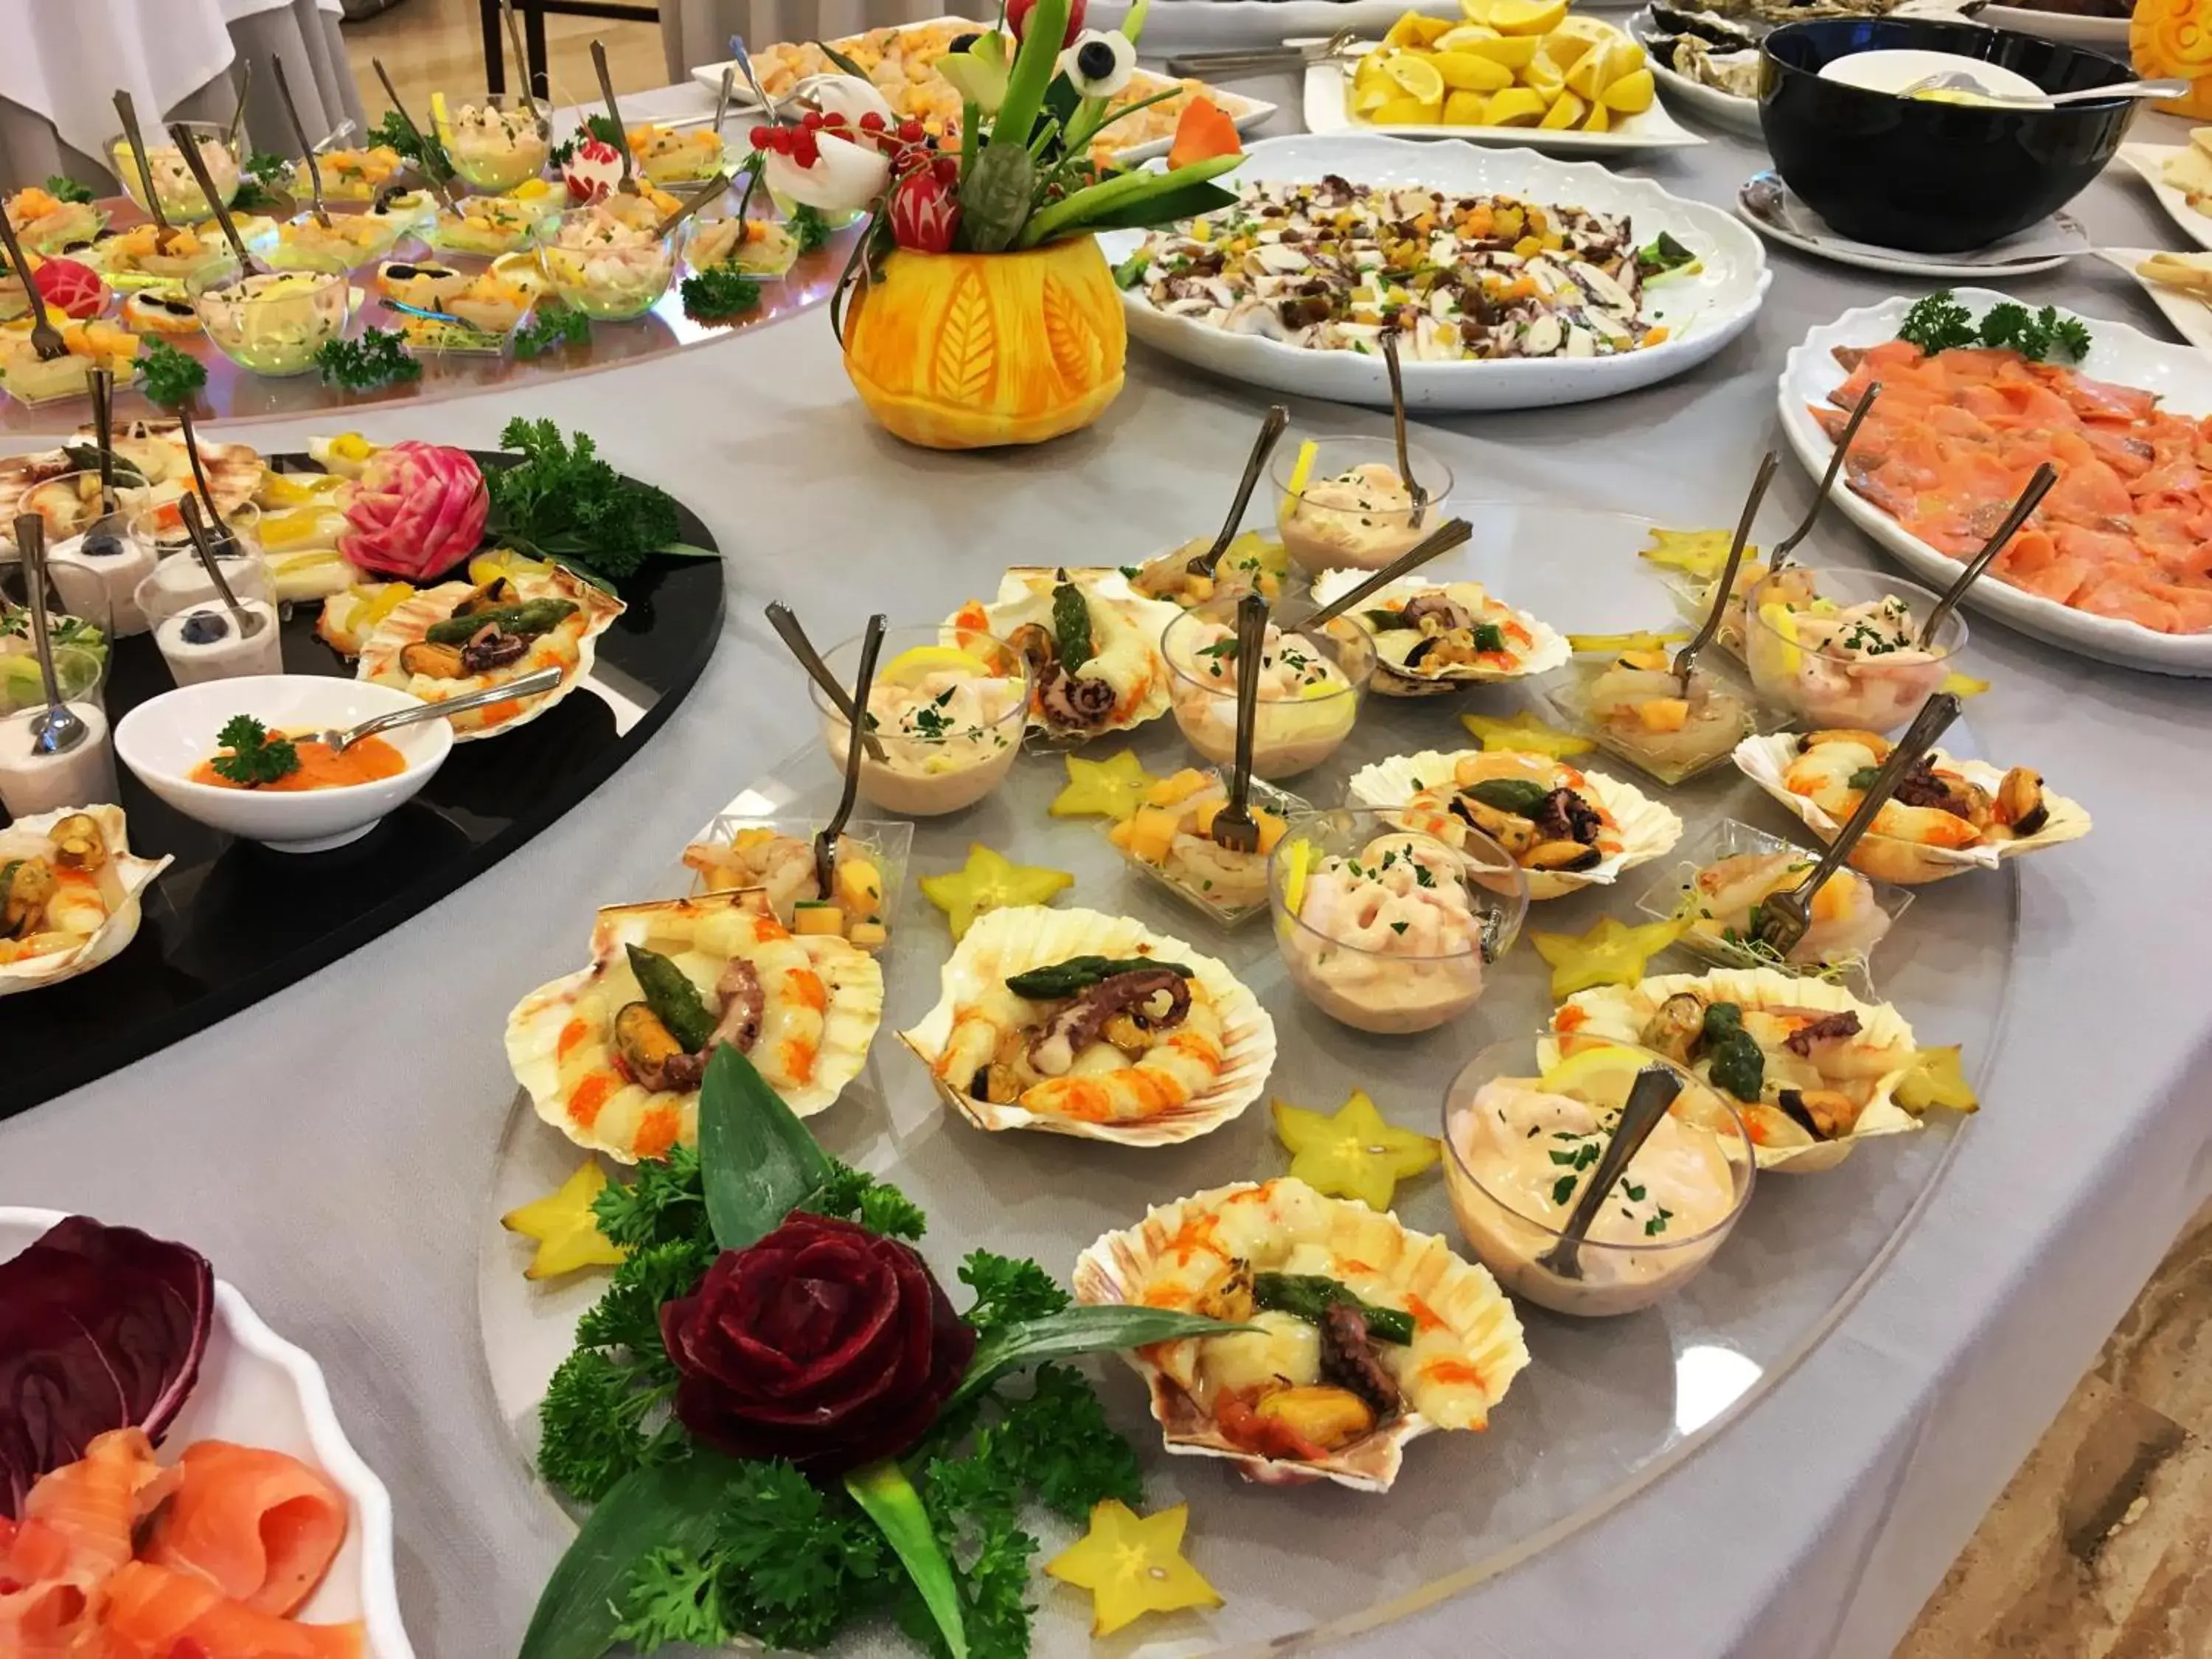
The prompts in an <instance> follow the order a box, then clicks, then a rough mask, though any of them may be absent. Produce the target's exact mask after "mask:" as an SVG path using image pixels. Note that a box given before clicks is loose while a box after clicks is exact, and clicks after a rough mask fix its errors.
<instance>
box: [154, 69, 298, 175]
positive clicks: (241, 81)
mask: <svg viewBox="0 0 2212 1659" xmlns="http://www.w3.org/2000/svg"><path fill="white" fill-rule="evenodd" d="M270 62H272V63H274V64H276V84H277V85H278V86H280V87H281V86H283V84H284V60H283V58H271V59H270ZM252 90H253V60H252V58H247V59H246V73H245V74H243V75H241V76H239V77H238V107H237V108H236V109H234V110H233V111H231V112H230V131H229V132H228V134H226V135H225V136H224V142H225V143H228V145H229V146H230V152H231V154H232V155H236V154H238V135H239V134H240V131H243V130H244V129H245V126H246V94H249V93H251V92H252ZM284 101H285V102H287V103H289V102H291V99H290V98H289V96H288V97H287V98H286V99H285V100H284ZM292 125H294V126H295V127H296V126H298V125H300V124H299V122H298V120H297V119H296V118H295V120H294V121H293V123H292ZM305 142H306V140H304V139H302V140H301V143H305ZM150 193H151V192H149V194H150Z"/></svg>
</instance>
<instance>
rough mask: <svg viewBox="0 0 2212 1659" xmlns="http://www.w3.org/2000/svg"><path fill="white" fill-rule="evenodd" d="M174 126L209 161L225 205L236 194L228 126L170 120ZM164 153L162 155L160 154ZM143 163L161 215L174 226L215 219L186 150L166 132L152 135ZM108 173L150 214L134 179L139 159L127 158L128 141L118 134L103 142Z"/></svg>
mask: <svg viewBox="0 0 2212 1659" xmlns="http://www.w3.org/2000/svg"><path fill="white" fill-rule="evenodd" d="M169 125H172V126H176V127H181V128H182V129H183V130H184V131H185V134H186V135H187V136H188V137H190V138H191V140H192V142H193V144H194V145H195V147H196V148H197V149H198V150H199V152H200V155H201V157H202V159H203V160H204V161H206V163H207V168H208V173H209V174H210V177H212V178H213V179H214V180H215V185H216V189H217V190H218V191H222V204H223V205H224V206H225V207H228V206H229V205H230V204H231V201H232V198H233V197H235V196H237V194H238V185H239V171H238V152H237V151H236V150H234V149H232V148H231V147H230V124H229V123H228V122H227V121H173V122H171V123H170V124H169ZM165 151H166V152H167V155H166V156H165V155H164V154H163V152H165ZM146 161H147V165H148V166H149V167H151V168H152V170H153V173H154V190H155V194H156V195H158V196H159V197H161V211H162V213H163V214H164V215H166V216H167V217H168V219H169V221H170V222H172V223H175V224H197V223H198V222H200V221H201V220H203V219H212V218H213V217H215V209H214V208H213V207H211V206H210V205H209V203H208V198H207V192H206V191H203V190H202V189H201V188H200V186H199V180H198V179H195V178H194V177H193V176H192V173H191V164H190V163H189V162H187V161H185V156H184V152H183V151H182V150H180V149H178V148H177V146H176V145H175V144H174V143H171V142H170V141H169V140H168V137H167V133H166V132H164V133H161V134H159V135H156V137H155V141H154V142H152V143H149V144H148V146H147V155H146ZM107 165H108V170H109V171H110V172H112V173H114V174H115V176H116V177H117V178H118V179H121V180H122V181H123V191H124V194H125V195H126V196H128V197H130V198H131V200H132V201H134V202H136V203H137V204H138V210H139V211H140V212H141V213H150V212H151V211H152V209H151V208H150V207H149V205H148V204H147V201H146V185H145V181H144V180H143V179H141V178H139V176H138V161H137V157H136V156H135V155H132V154H131V141H130V140H129V139H128V138H126V137H125V136H124V135H123V134H121V133H119V132H118V133H117V134H116V135H115V136H114V137H112V138H110V139H109V140H108V141H107Z"/></svg>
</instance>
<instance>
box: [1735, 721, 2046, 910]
mask: <svg viewBox="0 0 2212 1659" xmlns="http://www.w3.org/2000/svg"><path fill="white" fill-rule="evenodd" d="M1797 754H1798V750H1797V738H1796V736H1795V735H1794V734H1792V733H1790V732H1776V733H1774V734H1773V735H1771V736H1769V737H1750V738H1745V739H1744V740H1743V741H1742V742H1741V743H1740V744H1737V745H1736V746H1735V764H1736V770H1738V771H1739V772H1741V773H1742V774H1743V775H1744V776H1746V777H1747V778H1749V779H1750V780H1751V781H1753V783H1755V784H1757V785H1758V786H1759V787H1760V788H1761V789H1763V790H1765V792H1766V793H1768V794H1770V795H1771V796H1773V797H1774V799H1776V800H1778V801H1780V802H1781V803H1782V804H1783V805H1784V806H1786V807H1788V808H1789V809H1790V811H1792V812H1795V813H1796V815H1797V816H1798V817H1799V818H1800V819H1801V820H1802V821H1803V823H1804V824H1805V827H1806V828H1807V829H1810V830H1811V831H1812V832H1813V833H1814V835H1816V836H1819V837H1820V840H1821V842H1823V843H1824V844H1825V843H1826V842H1832V841H1833V840H1834V839H1835V838H1836V835H1837V833H1838V831H1839V830H1841V829H1843V827H1844V826H1843V824H1842V823H1840V822H1838V820H1837V819H1835V818H1832V817H1830V816H1829V815H1828V814H1827V813H1826V811H1823V810H1822V809H1821V808H1820V807H1819V806H1817V805H1814V803H1813V802H1812V801H1810V800H1808V799H1806V798H1805V797H1804V796H1802V795H1800V794H1796V793H1793V792H1792V791H1791V790H1790V787H1789V785H1788V784H1787V783H1786V782H1784V777H1785V775H1787V774H1788V772H1789V770H1790V763H1791V762H1792V761H1794V760H1796V758H1797ZM1928 755H1929V759H1930V760H1932V761H1934V762H1935V763H1936V765H1937V766H1938V767H1940V768H1941V769H1943V770H1944V771H1947V772H1954V773H1956V774H1957V775H1959V776H1960V777H1962V778H1964V779H1965V780H1966V781H1967V782H1968V783H1971V784H1973V785H1974V786H1975V787H1978V788H1980V789H1984V790H1986V791H1987V792H1989V793H1990V794H1991V795H1995V794H1996V792H1997V788H1998V786H1999V785H2001V784H2002V782H2003V781H2004V769H2003V768H2002V767H1997V766H1992V765H1990V763H1989V762H1987V761H1980V760H1961V759H1960V758H1959V757H1957V756H1955V755H1947V754H1945V753H1944V752H1943V751H1942V750H1941V749H1931V750H1929V751H1928ZM2043 804H2044V806H2045V810H2046V811H2048V812H2049V814H2050V817H2049V821H2048V822H2046V823H2045V824H2044V826H2043V828H2041V829H2039V830H2037V831H2036V832H2035V833H2034V834H2033V835H2032V836H2014V837H2012V838H2010V839H2009V840H2005V841H1985V842H1982V843H1981V844H1980V845H1978V846H1975V847H1930V846H1927V845H1925V844H1923V843H1922V842H1911V841H1900V840H1899V839H1898V838H1897V837H1895V836H1876V835H1868V836H1863V837H1862V838H1861V839H1860V841H1859V844H1858V845H1857V847H1854V848H1852V849H1851V854H1850V858H1848V859H1846V860H1844V862H1845V863H1847V864H1849V865H1850V866H1851V868H1852V869H1854V870H1857V871H1859V872H1861V873H1863V874H1865V875H1869V876H1874V877H1875V878H1879V879H1881V880H1882V881H1893V882H1895V883H1896V884H1898V885H1899V886H1900V887H1924V886H1925V885H1927V884H1929V882H1931V881H1944V880H1947V879H1948V878H1950V877H1953V876H1963V875H1965V874H1966V872H1968V871H1969V870H1994V869H1996V868H1997V867H1998V866H1999V865H2001V864H2002V863H2003V861H2004V860H2007V859H2014V858H2018V857H2020V856H2021V854H2025V853H2036V852H2040V851H2041V850H2042V849H2043V848H2046V847H2056V846H2057V845H2058V844H2059V843H2060V842H2069V841H2079V840H2081V837H2082V836H2086V835H2087V834H2088V833H2089V829H2090V823H2089V812H2088V809H2087V807H2085V806H2083V805H2081V803H2080V802H2079V801H2074V800H2069V799H2067V798H2066V797H2065V796H2063V795H2061V794H2057V793H2053V792H2052V791H2051V790H2048V789H2046V790H2045V791H2044V792H2043Z"/></svg>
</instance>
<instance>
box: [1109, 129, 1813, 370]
mask: <svg viewBox="0 0 2212 1659" xmlns="http://www.w3.org/2000/svg"><path fill="white" fill-rule="evenodd" d="M1246 155H1247V160H1246V161H1245V163H1244V166H1243V168H1242V169H1240V172H1241V173H1242V175H1243V176H1244V177H1248V178H1251V179H1274V180H1289V181H1292V182H1300V181H1305V182H1310V181H1315V180H1318V179H1321V178H1322V176H1323V175H1324V174H1326V173H1335V174H1337V175H1339V176H1340V177H1341V178H1345V179H1350V180H1351V181H1352V183H1354V184H1361V185H1409V186H1410V185H1419V186H1421V187H1424V188H1428V189H1435V190H1443V191H1462V192H1469V193H1478V192H1485V191H1499V192H1503V193H1504V194H1507V195H1511V196H1518V197H1524V198H1526V199H1528V200H1529V201H1532V202H1537V203H1548V204H1553V205H1555V206H1576V207H1584V208H1589V209H1592V210H1596V211H1600V212H1607V213H1627V214H1630V215H1632V216H1633V221H1632V232H1633V234H1634V236H1635V238H1636V240H1638V242H1639V243H1642V242H1648V241H1650V240H1651V239H1652V238H1653V237H1655V236H1656V235H1657V234H1659V233H1660V232H1661V231H1662V230H1664V231H1666V232H1667V233H1668V234H1670V235H1672V236H1673V237H1674V239H1675V240H1678V241H1680V242H1681V243H1682V244H1683V245H1684V246H1686V247H1689V248H1690V249H1692V251H1694V252H1696V253H1697V254H1698V255H1699V257H1700V258H1701V260H1702V262H1703V266H1704V268H1703V270H1700V271H1699V273H1698V274H1697V275H1695V276H1674V277H1670V278H1668V279H1667V280H1666V281H1665V282H1662V283H1660V284H1658V285H1657V287H1656V289H1655V292H1654V299H1653V303H1652V305H1651V314H1652V316H1653V317H1654V318H1655V319H1656V320H1657V321H1658V322H1660V323H1662V324H1664V325H1667V326H1668V328H1669V329H1670V330H1671V331H1673V332H1672V334H1671V335H1670V337H1668V339H1667V340H1665V341H1663V342H1662V343H1660V344H1658V345H1656V346H1647V347H1645V348H1644V349H1643V350H1640V351H1632V352H1626V353H1624V354H1622V355H1621V356H1617V357H1585V358H1579V359H1572V360H1569V359H1541V360H1516V361H1511V362H1473V363H1407V365H1406V366H1405V376H1406V402H1407V406H1408V407H1410V408H1414V409H1542V408H1547V407H1549V406H1550V405H1552V404H1573V403H1584V402H1587V401H1589V399H1591V398H1610V397H1613V396H1615V395H1617V394H1619V393H1620V392H1633V391H1636V390H1638V388H1639V387H1643V386H1651V385H1654V384H1656V382H1658V381H1661V380H1670V379H1672V378H1673V377H1674V376H1675V375H1677V374H1682V373H1684V372H1685V371H1686V370H1688V369H1691V368H1695V367H1696V366H1697V365H1698V364H1699V363H1701V362H1705V360H1706V359H1707V358H1708V357H1711V356H1712V355H1713V354H1714V353H1715V352H1717V351H1718V350H1719V349H1721V348H1722V347H1723V346H1724V345H1726V344H1727V343H1729V341H1730V340H1733V339H1734V338H1735V337H1736V336H1737V335H1739V334H1741V333H1742V332H1743V331H1744V330H1745V329H1746V328H1747V327H1749V326H1750V325H1751V319H1752V318H1753V316H1755V315H1756V314H1757V313H1758V311H1759V304H1760V301H1763V300H1764V299H1765V297H1766V289H1767V284H1768V283H1770V282H1771V280H1772V279H1773V273H1772V272H1771V271H1770V270H1768V269H1767V264H1766V253H1765V248H1764V247H1763V246H1761V245H1760V243H1759V238H1758V237H1757V236H1755V235H1753V234H1752V233H1751V231H1750V230H1749V229H1747V228H1745V227H1744V226H1743V225H1742V224H1741V223H1740V222H1738V221H1737V220H1736V219H1735V216H1733V215H1731V214H1728V213H1724V212H1723V211H1722V210H1720V209H1718V208H1714V207H1707V206H1706V205H1705V204H1703V203H1701V202H1688V201H1685V200H1683V199H1682V198H1681V197H1679V196H1673V195H1669V194H1668V192H1667V191H1664V190H1662V189H1661V188H1660V187H1659V186H1658V185H1656V184H1654V183H1652V182H1651V181H1650V179H1630V178H1625V177H1623V176H1621V175H1620V174H1619V173H1612V172H1609V171H1607V169H1606V168H1604V167H1600V166H1598V165H1597V164H1595V162H1591V161H1554V160H1553V159H1552V158H1551V157H1549V156H1547V155H1538V154H1537V153H1536V152H1535V151H1534V150H1532V149H1526V148H1524V147H1518V146H1516V147H1514V148H1511V149H1486V148H1484V147H1482V146H1480V145H1475V144H1465V143H1410V142H1408V141H1407V140H1406V139H1403V138H1385V137H1374V136H1370V135H1367V134H1348V133H1347V134H1340V135H1338V136H1336V137H1317V136H1307V137H1293V138H1267V139H1262V140H1261V142H1260V143H1256V144H1254V145H1253V146H1252V147H1251V148H1250V149H1249V150H1248V151H1247V152H1246ZM1237 176H1238V175H1237V174H1231V178H1232V179H1234V178H1235V177H1237ZM1144 240H1145V233H1144V232H1143V231H1140V230H1115V231H1108V232H1106V233H1104V234H1102V235H1101V236H1100V237H1099V239H1098V243H1099V246H1100V247H1101V248H1102V249H1103V250H1104V252H1105V254H1106V257H1107V258H1108V259H1109V261H1111V262H1113V263H1115V264H1119V263H1120V262H1121V261H1122V260H1124V259H1127V258H1128V257H1129V256H1130V255H1131V254H1132V253H1133V252H1136V250H1137V248H1138V247H1139V246H1141V245H1142V243H1143V241H1144ZM1121 305H1122V309H1123V312H1124V313H1125V315H1126V316H1127V319H1128V325H1129V332H1130V333H1131V334H1132V335H1133V336H1134V337H1136V338H1138V339H1139V340H1142V341H1143V342H1145V343H1146V344H1147V345H1151V346H1153V347H1156V348H1158V349H1159V350H1162V351H1164V352H1166V353H1167V354H1168V355H1169V356H1172V357H1180V358H1182V360H1183V361H1184V362H1190V363H1195V364H1196V365H1198V367H1200V368H1205V369H1210V370H1212V372H1213V373H1214V374H1220V375H1224V376H1226V377H1227V378H1228V379H1230V380H1243V381H1247V382H1249V383H1250V384H1252V385H1254V386H1267V387H1271V388H1273V390H1275V391H1279V392H1292V393H1295V394H1296V395H1297V396H1299V397H1306V398H1330V399H1332V400H1334V401H1335V402H1337V403H1346V404H1370V405H1371V406H1374V407H1376V408H1388V407H1389V402H1390V382H1389V375H1388V374H1387V372H1386V371H1385V369H1384V368H1383V359H1382V358H1380V357H1369V356H1362V355H1361V354H1359V353H1358V352H1356V351H1309V350H1305V349H1302V348H1300V347H1297V346H1292V345H1285V344H1284V343H1282V342H1281V341H1279V340H1267V339H1261V338H1260V337H1258V336H1256V335H1249V334H1227V333H1224V332H1223V331H1221V330H1219V329H1216V328H1208V327H1206V326H1205V325H1202V324H1199V323H1194V322H1190V321H1188V320H1186V319H1182V318H1178V317H1170V316H1167V315H1166V314H1164V313H1162V312H1159V311H1158V310H1155V309H1154V308H1153V307H1152V302H1151V301H1149V300H1147V299H1146V297H1145V296H1144V295H1142V294H1141V293H1139V292H1136V291H1134V290H1131V289H1124V290H1123V292H1122V295H1121Z"/></svg>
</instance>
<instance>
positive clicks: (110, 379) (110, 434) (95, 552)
mask: <svg viewBox="0 0 2212 1659" xmlns="http://www.w3.org/2000/svg"><path fill="white" fill-rule="evenodd" d="M85 381H86V383H87V384H88V386H90V387H91V388H92V436H93V441H94V443H95V444H96V445H98V446H99V449H100V517H99V518H97V519H95V520H93V523H92V527H91V528H90V529H88V530H87V531H86V532H84V541H83V543H82V545H81V549H80V550H81V551H82V554H83V556H85V557H87V558H94V559H103V558H112V557H113V556H115V555H116V554H118V553H120V552H122V550H123V538H122V537H120V536H119V535H118V534H117V533H116V531H115V526H114V523H113V520H114V519H115V517H116V514H117V507H118V502H117V499H116V495H115V371H114V370H113V369H112V368H107V367H106V365H105V364H95V365H94V367H93V368H90V369H88V370H87V371H86V373H85Z"/></svg>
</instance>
